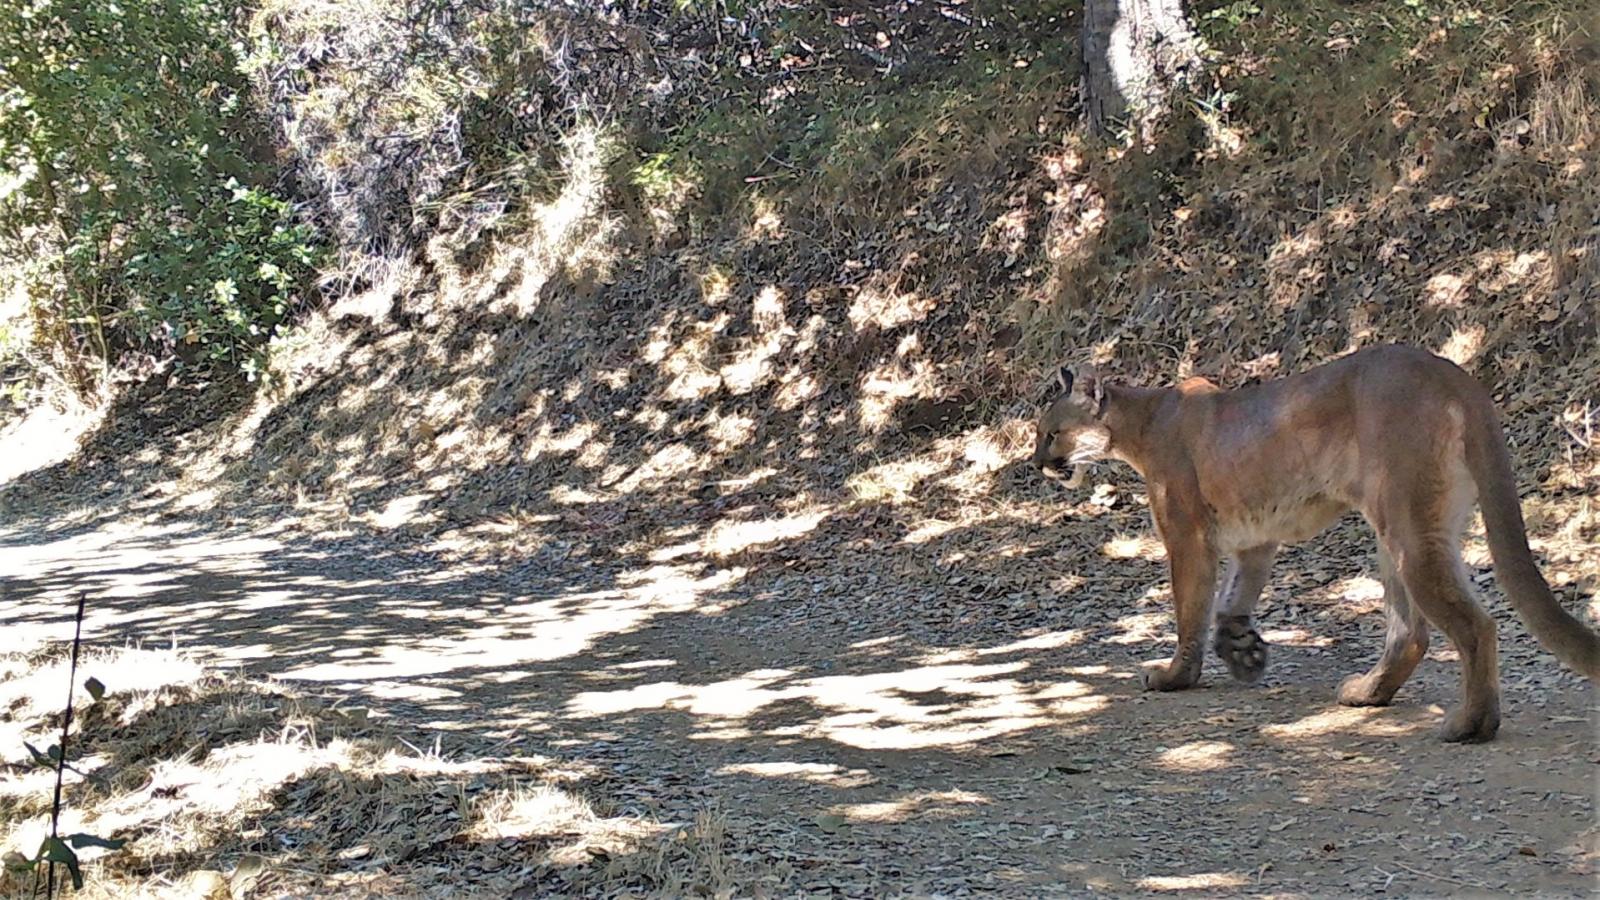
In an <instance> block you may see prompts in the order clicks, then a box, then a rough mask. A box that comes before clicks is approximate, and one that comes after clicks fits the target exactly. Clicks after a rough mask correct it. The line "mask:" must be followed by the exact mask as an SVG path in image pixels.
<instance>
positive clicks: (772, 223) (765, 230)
mask: <svg viewBox="0 0 1600 900" xmlns="http://www.w3.org/2000/svg"><path fill="white" fill-rule="evenodd" d="M750 206H751V216H750V229H749V232H748V234H747V236H748V237H749V238H752V239H755V240H767V241H773V240H778V239H780V238H782V237H783V217H782V216H780V215H778V207H777V204H775V203H773V202H772V201H771V200H770V199H768V198H767V197H763V196H759V195H758V196H756V197H753V198H751V201H750Z"/></svg>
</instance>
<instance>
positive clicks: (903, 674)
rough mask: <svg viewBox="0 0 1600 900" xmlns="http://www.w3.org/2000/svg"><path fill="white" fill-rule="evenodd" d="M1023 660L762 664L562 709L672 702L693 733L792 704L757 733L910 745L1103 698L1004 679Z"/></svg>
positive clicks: (1062, 715)
mask: <svg viewBox="0 0 1600 900" xmlns="http://www.w3.org/2000/svg"><path fill="white" fill-rule="evenodd" d="M1026 668H1027V664H1026V663H1024V662H1014V663H1002V664H993V665H985V666H979V665H934V666H919V667H916V668H911V669H904V670H900V671H892V672H879V673H873V674H866V675H837V676H823V677H817V678H804V679H796V678H794V677H793V675H792V673H788V672H786V671H783V670H775V671H774V670H760V671H754V672H750V673H747V674H746V675H744V676H741V677H739V678H734V679H728V680H725V681H720V682H714V683H711V684H705V685H693V684H684V683H681V682H676V681H664V682H658V683H654V684H647V685H638V686H634V687H630V688H624V689H620V690H614V691H588V692H584V693H581V694H578V695H576V696H574V697H573V698H572V699H571V700H570V701H569V702H568V704H567V711H568V713H569V714H570V715H573V716H575V717H578V718H603V717H608V716H615V715H620V714H625V713H640V712H647V711H650V710H660V711H668V710H670V711H674V712H681V713H687V714H689V715H692V716H695V717H698V718H699V719H700V720H701V721H700V726H701V727H700V733H699V734H698V735H697V736H699V737H714V738H716V739H741V738H748V737H751V736H753V735H754V734H755V733H756V729H755V728H754V727H753V723H751V722H750V719H751V717H752V716H754V715H755V714H756V713H758V712H760V711H762V710H764V709H768V708H770V707H772V706H773V705H775V704H779V703H790V704H793V703H799V704H803V705H805V706H806V707H808V708H809V710H810V712H808V713H805V714H796V713H788V714H787V721H784V722H772V723H762V727H763V729H764V730H762V731H761V733H763V734H766V735H768V736H780V737H798V738H804V739H823V740H831V741H835V742H837V743H841V744H846V745H849V746H853V747H859V748H862V749H874V750H897V749H898V750H909V749H918V748H927V747H943V746H955V745H963V744H970V743H973V742H975V741H982V740H986V739H989V738H993V737H996V736H999V735H1004V734H1011V733H1015V732H1018V731H1024V730H1027V729H1029V728H1038V727H1046V726H1050V725H1059V724H1060V723H1061V722H1063V721H1065V720H1071V719H1074V718H1077V717H1081V716H1083V715H1087V714H1089V713H1092V712H1095V711H1097V710H1099V709H1101V708H1103V707H1104V706H1105V705H1106V704H1107V703H1108V702H1109V701H1108V700H1107V698H1105V697H1103V696H1100V695H1098V694H1095V693H1094V692H1093V690H1092V688H1091V687H1090V686H1089V685H1087V684H1084V683H1081V682H1076V681H1066V682H1052V683H1050V684H1048V685H1046V686H1044V687H1043V688H1040V687H1039V686H1038V685H1036V684H1028V683H1024V682H1020V681H1018V680H1016V679H1014V678H1007V677H1003V676H1006V675H1010V674H1015V673H1018V672H1021V671H1022V670H1024V669H1026ZM785 709H786V711H787V710H788V707H785Z"/></svg>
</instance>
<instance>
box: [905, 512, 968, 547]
mask: <svg viewBox="0 0 1600 900" xmlns="http://www.w3.org/2000/svg"><path fill="white" fill-rule="evenodd" d="M971 525H972V523H971V522H970V521H969V522H944V521H940V520H939V519H933V518H929V519H924V520H923V522H922V524H921V525H918V526H917V527H916V528H913V529H911V530H910V531H908V532H906V536H905V537H903V538H901V539H900V543H902V544H926V543H927V542H929V541H932V540H937V539H939V538H941V537H943V536H945V535H947V534H949V533H950V532H952V531H956V530H958V529H961V528H967V527H970V526H971Z"/></svg>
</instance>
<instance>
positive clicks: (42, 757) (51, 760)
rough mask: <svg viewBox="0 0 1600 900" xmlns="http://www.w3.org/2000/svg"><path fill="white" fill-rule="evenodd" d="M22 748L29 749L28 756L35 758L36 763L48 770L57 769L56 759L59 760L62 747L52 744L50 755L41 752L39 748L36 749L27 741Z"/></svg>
mask: <svg viewBox="0 0 1600 900" xmlns="http://www.w3.org/2000/svg"><path fill="white" fill-rule="evenodd" d="M22 746H24V747H27V748H28V755H29V756H32V757H33V761H34V762H36V763H38V764H39V765H41V766H43V767H45V768H46V769H53V768H55V767H56V759H57V758H59V756H60V753H61V748H60V747H57V746H55V745H54V744H51V745H50V753H49V754H48V755H47V754H45V753H43V752H41V751H40V750H39V748H38V747H35V746H34V745H32V744H30V743H28V742H27V741H23V742H22Z"/></svg>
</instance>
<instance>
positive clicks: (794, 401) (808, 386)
mask: <svg viewBox="0 0 1600 900" xmlns="http://www.w3.org/2000/svg"><path fill="white" fill-rule="evenodd" d="M780 381H781V382H782V383H781V385H780V386H779V387H778V392H777V393H776V394H775V395H774V396H773V398H772V403H773V405H774V406H776V407H777V408H778V409H780V410H782V411H784V412H788V411H789V410H792V409H795V408H797V407H799V406H800V405H801V404H803V403H805V402H806V401H807V400H812V399H814V398H816V397H818V396H820V395H821V393H822V382H820V381H818V380H817V378H816V376H814V375H810V374H806V373H803V372H801V373H795V372H785V373H784V375H783V377H782V378H781V379H780Z"/></svg>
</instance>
